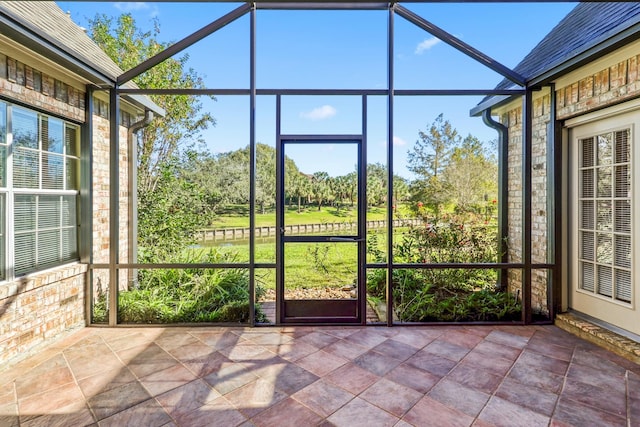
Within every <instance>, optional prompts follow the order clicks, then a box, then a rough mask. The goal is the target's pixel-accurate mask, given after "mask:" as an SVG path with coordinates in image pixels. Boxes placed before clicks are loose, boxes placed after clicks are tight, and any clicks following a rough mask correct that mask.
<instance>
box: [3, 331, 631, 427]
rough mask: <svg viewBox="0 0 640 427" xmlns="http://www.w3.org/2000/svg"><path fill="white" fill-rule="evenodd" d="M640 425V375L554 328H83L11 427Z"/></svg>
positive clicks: (62, 344)
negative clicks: (96, 426) (90, 426)
mask: <svg viewBox="0 0 640 427" xmlns="http://www.w3.org/2000/svg"><path fill="white" fill-rule="evenodd" d="M82 425H99V426H124V425H129V426H225V427H227V426H243V427H245V426H246V427H249V426H257V427H262V426H278V427H282V426H296V427H300V426H314V425H322V426H349V427H355V426H411V425H413V426H469V425H474V426H490V425H498V426H500V425H503V426H548V425H550V426H556V427H560V426H588V425H594V426H618V425H619V426H629V425H631V426H633V425H640V365H636V364H634V363H632V362H629V361H627V360H626V359H622V358H620V357H619V356H617V355H615V354H613V353H610V352H607V351H605V350H602V349H601V348H599V347H596V346H594V345H593V344H590V343H587V342H585V341H582V340H580V339H578V338H576V337H574V336H573V335H570V334H568V333H566V332H564V331H562V330H560V329H558V328H556V327H554V326H529V327H521V326H495V327H489V326H469V327H462V326H455V327H437V326H432V327H422V326H420V327H394V328H386V327H322V328H321V327H286V328H280V327H266V328H253V329H250V328H220V327H197V328H196V327H193V328H190V327H185V328H126V329H104V328H85V329H82V330H80V331H78V332H75V333H73V334H71V335H70V336H68V337H66V338H65V339H64V340H61V341H58V342H56V343H54V344H52V345H50V346H49V347H47V348H46V349H44V350H42V351H40V352H39V353H38V354H37V355H34V356H32V357H30V358H28V359H25V360H23V361H21V362H20V363H17V364H14V365H13V366H11V367H9V368H4V369H1V368H0V426H82Z"/></svg>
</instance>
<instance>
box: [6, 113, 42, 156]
mask: <svg viewBox="0 0 640 427" xmlns="http://www.w3.org/2000/svg"><path fill="white" fill-rule="evenodd" d="M12 111H13V113H12V116H11V127H12V132H13V144H14V145H15V146H16V147H20V148H33V149H37V148H38V115H37V114H36V113H34V112H32V111H28V110H25V109H23V108H19V107H13V109H12Z"/></svg>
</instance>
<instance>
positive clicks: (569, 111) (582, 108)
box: [500, 55, 640, 315]
mask: <svg viewBox="0 0 640 427" xmlns="http://www.w3.org/2000/svg"><path fill="white" fill-rule="evenodd" d="M639 61H640V55H635V56H632V57H629V58H627V59H626V60H623V61H620V62H617V63H616V64H615V65H613V66H611V67H608V68H603V69H601V70H598V71H596V72H594V73H593V74H591V75H589V76H587V77H584V78H581V79H579V80H576V81H573V82H570V83H569V84H566V85H563V86H562V87H560V88H556V111H557V118H558V119H559V120H564V119H568V118H571V117H575V116H579V115H582V114H585V113H588V112H590V111H594V110H598V109H601V108H605V107H608V106H611V105H615V104H618V103H620V102H624V101H627V100H630V99H634V98H638V97H640V72H639V70H638V62H639ZM550 107H551V97H550V95H548V94H546V95H536V96H535V98H534V105H533V120H532V125H533V127H532V131H533V135H532V143H533V145H532V171H531V172H532V194H531V197H532V212H531V215H532V230H531V233H532V235H531V239H532V261H533V262H534V263H546V262H547V238H548V223H547V219H548V216H547V213H548V208H547V203H546V197H547V164H546V158H547V140H548V137H549V136H548V135H547V132H548V125H549V122H550V119H551V117H550ZM522 120H523V118H522V107H521V106H517V107H512V108H511V109H510V110H509V111H506V112H504V114H502V116H501V118H500V121H501V122H502V123H503V124H505V125H506V126H507V127H508V129H509V130H508V132H509V158H508V169H509V185H508V189H509V199H508V201H507V203H508V206H509V215H508V221H509V236H508V241H509V251H508V255H509V262H522V261H523V259H522ZM559 226H562V225H561V224H559ZM508 277H509V289H510V291H512V292H514V293H516V292H518V291H520V294H522V290H521V286H522V272H521V271H520V270H511V271H510V272H509V274H508ZM547 279H548V272H547V271H546V270H534V272H533V277H532V290H531V291H532V301H531V302H532V307H533V310H534V313H541V314H545V315H546V314H548V311H547V283H548V280H547Z"/></svg>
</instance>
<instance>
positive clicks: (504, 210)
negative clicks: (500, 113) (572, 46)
mask: <svg viewBox="0 0 640 427" xmlns="http://www.w3.org/2000/svg"><path fill="white" fill-rule="evenodd" d="M482 121H483V122H484V124H485V125H487V126H489V127H490V128H492V129H495V130H496V131H497V132H498V201H499V204H498V254H499V262H503V263H504V262H508V260H509V257H508V254H507V238H508V236H509V216H508V214H509V204H508V203H507V201H508V200H509V164H508V157H509V132H508V128H507V127H506V126H505V125H503V124H502V123H500V122H497V121H495V120H494V119H493V117H491V108H487V109H486V110H483V111H482ZM504 273H505V271H504V270H500V271H499V272H498V289H500V290H505V289H507V275H506V274H504Z"/></svg>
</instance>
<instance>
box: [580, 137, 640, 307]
mask: <svg viewBox="0 0 640 427" xmlns="http://www.w3.org/2000/svg"><path fill="white" fill-rule="evenodd" d="M629 137H630V130H628V129H625V130H620V131H615V132H607V133H603V134H601V135H597V136H595V137H590V138H585V139H582V140H580V170H579V171H578V174H579V175H578V176H579V179H580V183H579V187H580V189H579V198H580V200H579V209H580V211H579V227H580V230H579V234H578V235H579V256H580V262H579V266H580V272H579V277H580V284H579V286H580V289H582V290H583V291H587V292H591V293H594V294H598V295H601V296H603V297H607V298H611V299H615V300H618V301H622V302H628V303H631V302H632V297H633V295H632V281H631V278H632V276H633V274H632V268H633V265H632V263H631V249H632V247H631V233H632V230H631V226H632V222H631V190H632V188H631V146H630V143H629Z"/></svg>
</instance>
